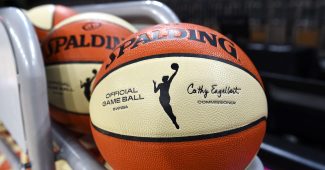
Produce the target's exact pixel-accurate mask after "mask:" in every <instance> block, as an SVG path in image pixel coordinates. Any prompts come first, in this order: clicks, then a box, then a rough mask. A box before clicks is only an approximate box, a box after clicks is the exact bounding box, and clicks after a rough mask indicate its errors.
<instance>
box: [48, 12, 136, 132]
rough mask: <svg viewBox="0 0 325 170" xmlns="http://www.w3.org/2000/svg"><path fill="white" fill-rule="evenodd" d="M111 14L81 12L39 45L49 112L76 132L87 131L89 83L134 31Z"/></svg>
mask: <svg viewBox="0 0 325 170" xmlns="http://www.w3.org/2000/svg"><path fill="white" fill-rule="evenodd" d="M135 31H136V30H135V28H134V27H133V26H132V25H130V24H129V23H128V22H126V21H124V20H122V19H121V18H118V17H116V16H113V15H108V14H102V13H83V14H78V15H75V16H73V17H70V18H68V19H66V20H64V21H62V22H61V23H59V24H58V25H57V26H55V27H54V29H53V31H52V32H51V33H50V34H49V36H48V38H47V39H46V40H45V41H44V43H43V44H42V49H43V55H44V61H45V65H46V74H47V85H48V96H49V103H50V113H51V116H52V117H53V119H54V120H56V121H58V122H60V123H63V124H65V125H67V126H68V127H69V128H71V129H72V130H74V131H77V132H89V133H90V125H89V100H90V93H91V89H90V87H91V84H92V82H93V80H94V78H95V75H96V74H97V70H99V68H100V66H101V64H102V62H103V60H104V59H105V58H106V57H107V56H108V55H109V54H110V53H111V52H112V49H113V48H114V47H116V46H117V44H119V42H121V41H122V40H124V39H125V38H126V37H127V36H129V35H131V34H132V33H133V32H135Z"/></svg>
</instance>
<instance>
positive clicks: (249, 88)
mask: <svg viewBox="0 0 325 170" xmlns="http://www.w3.org/2000/svg"><path fill="white" fill-rule="evenodd" d="M172 63H177V64H178V65H179V69H178V72H177V73H176V75H175V77H174V79H173V80H172V82H171V85H170V89H169V96H170V106H171V108H172V112H173V114H174V115H175V116H176V121H177V123H178V124H179V126H180V128H179V129H177V128H176V127H175V126H174V124H173V122H172V120H171V118H169V117H168V114H167V112H168V111H167V112H166V111H165V110H164V109H163V106H162V103H160V102H164V101H166V96H168V95H166V93H164V92H166V91H165V90H163V92H161V90H162V89H163V88H160V90H158V91H157V93H154V84H153V80H155V81H156V82H157V85H158V86H159V84H160V83H162V77H163V76H169V77H168V78H170V77H171V75H172V74H173V73H175V70H173V69H171V64H172ZM160 86H161V85H160ZM162 93H163V94H162ZM167 93H168V92H167ZM161 96H165V97H161ZM160 98H162V101H160ZM163 98H164V99H163ZM167 98H168V97H167ZM167 103H168V99H167ZM164 105H166V103H165V104H164ZM167 105H168V104H167ZM165 109H166V106H165ZM167 110H168V108H167ZM90 113H91V120H92V123H93V124H94V125H95V126H97V127H99V128H101V129H103V130H106V131H109V132H113V133H117V134H122V135H129V136H138V137H181V136H195V135H203V134H211V133H218V132H223V131H226V130H231V129H235V128H239V127H242V126H245V125H247V124H250V123H252V122H254V121H256V120H258V119H260V118H262V117H266V116H267V102H266V96H265V94H264V90H263V89H262V87H261V85H260V84H259V83H258V81H257V80H256V79H254V78H253V77H252V76H251V75H249V74H248V73H247V72H245V71H243V70H241V69H239V68H237V67H235V66H232V65H229V64H226V63H223V62H219V61H215V60H211V59H203V58H194V57H167V58H156V59H148V60H143V61H139V62H135V63H132V64H129V65H126V66H124V67H122V68H119V69H117V70H116V71H114V72H112V73H111V74H109V75H108V76H107V77H105V78H104V79H103V80H102V81H101V82H100V83H99V84H98V85H97V86H96V88H95V90H94V92H93V94H92V99H91V101H90Z"/></svg>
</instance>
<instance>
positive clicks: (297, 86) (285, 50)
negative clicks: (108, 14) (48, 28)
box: [0, 0, 325, 169]
mask: <svg viewBox="0 0 325 170" xmlns="http://www.w3.org/2000/svg"><path fill="white" fill-rule="evenodd" d="M107 2H120V1H114V0H78V1H67V0H37V1H36V0H35V1H32V0H1V1H0V6H2V7H4V6H15V7H19V8H24V9H30V8H32V7H34V6H38V5H41V4H47V3H55V4H62V5H66V6H73V5H81V4H82V5H84V4H94V3H107ZM161 2H163V3H165V4H166V5H167V6H169V7H170V8H171V9H172V10H173V11H174V12H175V13H176V15H177V16H178V17H179V18H180V20H181V21H182V22H190V23H196V24H200V25H204V26H207V27H211V28H214V29H217V30H218V31H220V32H221V33H222V34H225V35H226V36H228V37H229V38H230V39H232V40H233V41H234V42H236V43H237V44H238V45H239V46H240V47H242V48H243V49H244V51H245V52H246V53H247V54H248V56H250V58H251V59H252V60H253V62H254V64H255V65H256V67H257V68H258V70H259V72H260V74H261V76H262V78H263V81H264V83H265V89H266V93H267V97H268V102H269V103H268V104H269V119H268V132H267V136H266V138H265V143H266V144H268V145H264V146H263V147H264V148H263V147H262V150H261V152H260V153H259V155H260V157H261V159H262V161H263V163H264V164H265V165H267V166H268V167H271V168H275V169H288V168H290V169H292V168H293V167H295V168H294V169H309V168H312V167H313V166H310V163H322V164H323V165H324V164H325V1H324V0H245V1H243V0H200V1H194V0H191V1H190V0H161ZM269 146H272V147H276V149H279V150H274V148H273V150H272V148H271V149H270V148H269ZM280 151H281V153H279V152H280ZM282 151H283V152H282ZM281 154H282V155H281ZM295 156H298V157H295ZM300 157H303V158H305V159H303V160H301V159H300ZM298 158H299V159H298ZM308 161H311V162H308ZM316 169H317V168H316Z"/></svg>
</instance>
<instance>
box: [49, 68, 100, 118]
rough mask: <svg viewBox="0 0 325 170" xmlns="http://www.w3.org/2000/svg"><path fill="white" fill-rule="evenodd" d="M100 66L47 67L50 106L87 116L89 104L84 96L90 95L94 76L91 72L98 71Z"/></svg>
mask: <svg viewBox="0 0 325 170" xmlns="http://www.w3.org/2000/svg"><path fill="white" fill-rule="evenodd" d="M100 66H101V64H91V63H84V64H83V63H80V64H77V63H73V64H58V65H50V66H47V67H46V75H47V86H48V88H47V89H48V96H49V102H50V104H51V105H54V106H56V107H58V108H61V109H63V110H66V111H71V112H75V113H80V114H88V113H89V102H88V100H87V97H86V95H90V89H91V83H92V79H93V78H94V76H95V73H93V70H94V69H95V70H96V71H98V70H99V68H100ZM88 78H89V79H88ZM87 79H88V80H87ZM89 82H90V83H89Z"/></svg>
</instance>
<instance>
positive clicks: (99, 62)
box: [45, 61, 103, 66]
mask: <svg viewBox="0 0 325 170" xmlns="http://www.w3.org/2000/svg"><path fill="white" fill-rule="evenodd" d="M89 63H91V64H103V62H102V61H64V62H50V63H46V64H45V66H51V65H59V64H89Z"/></svg>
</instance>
